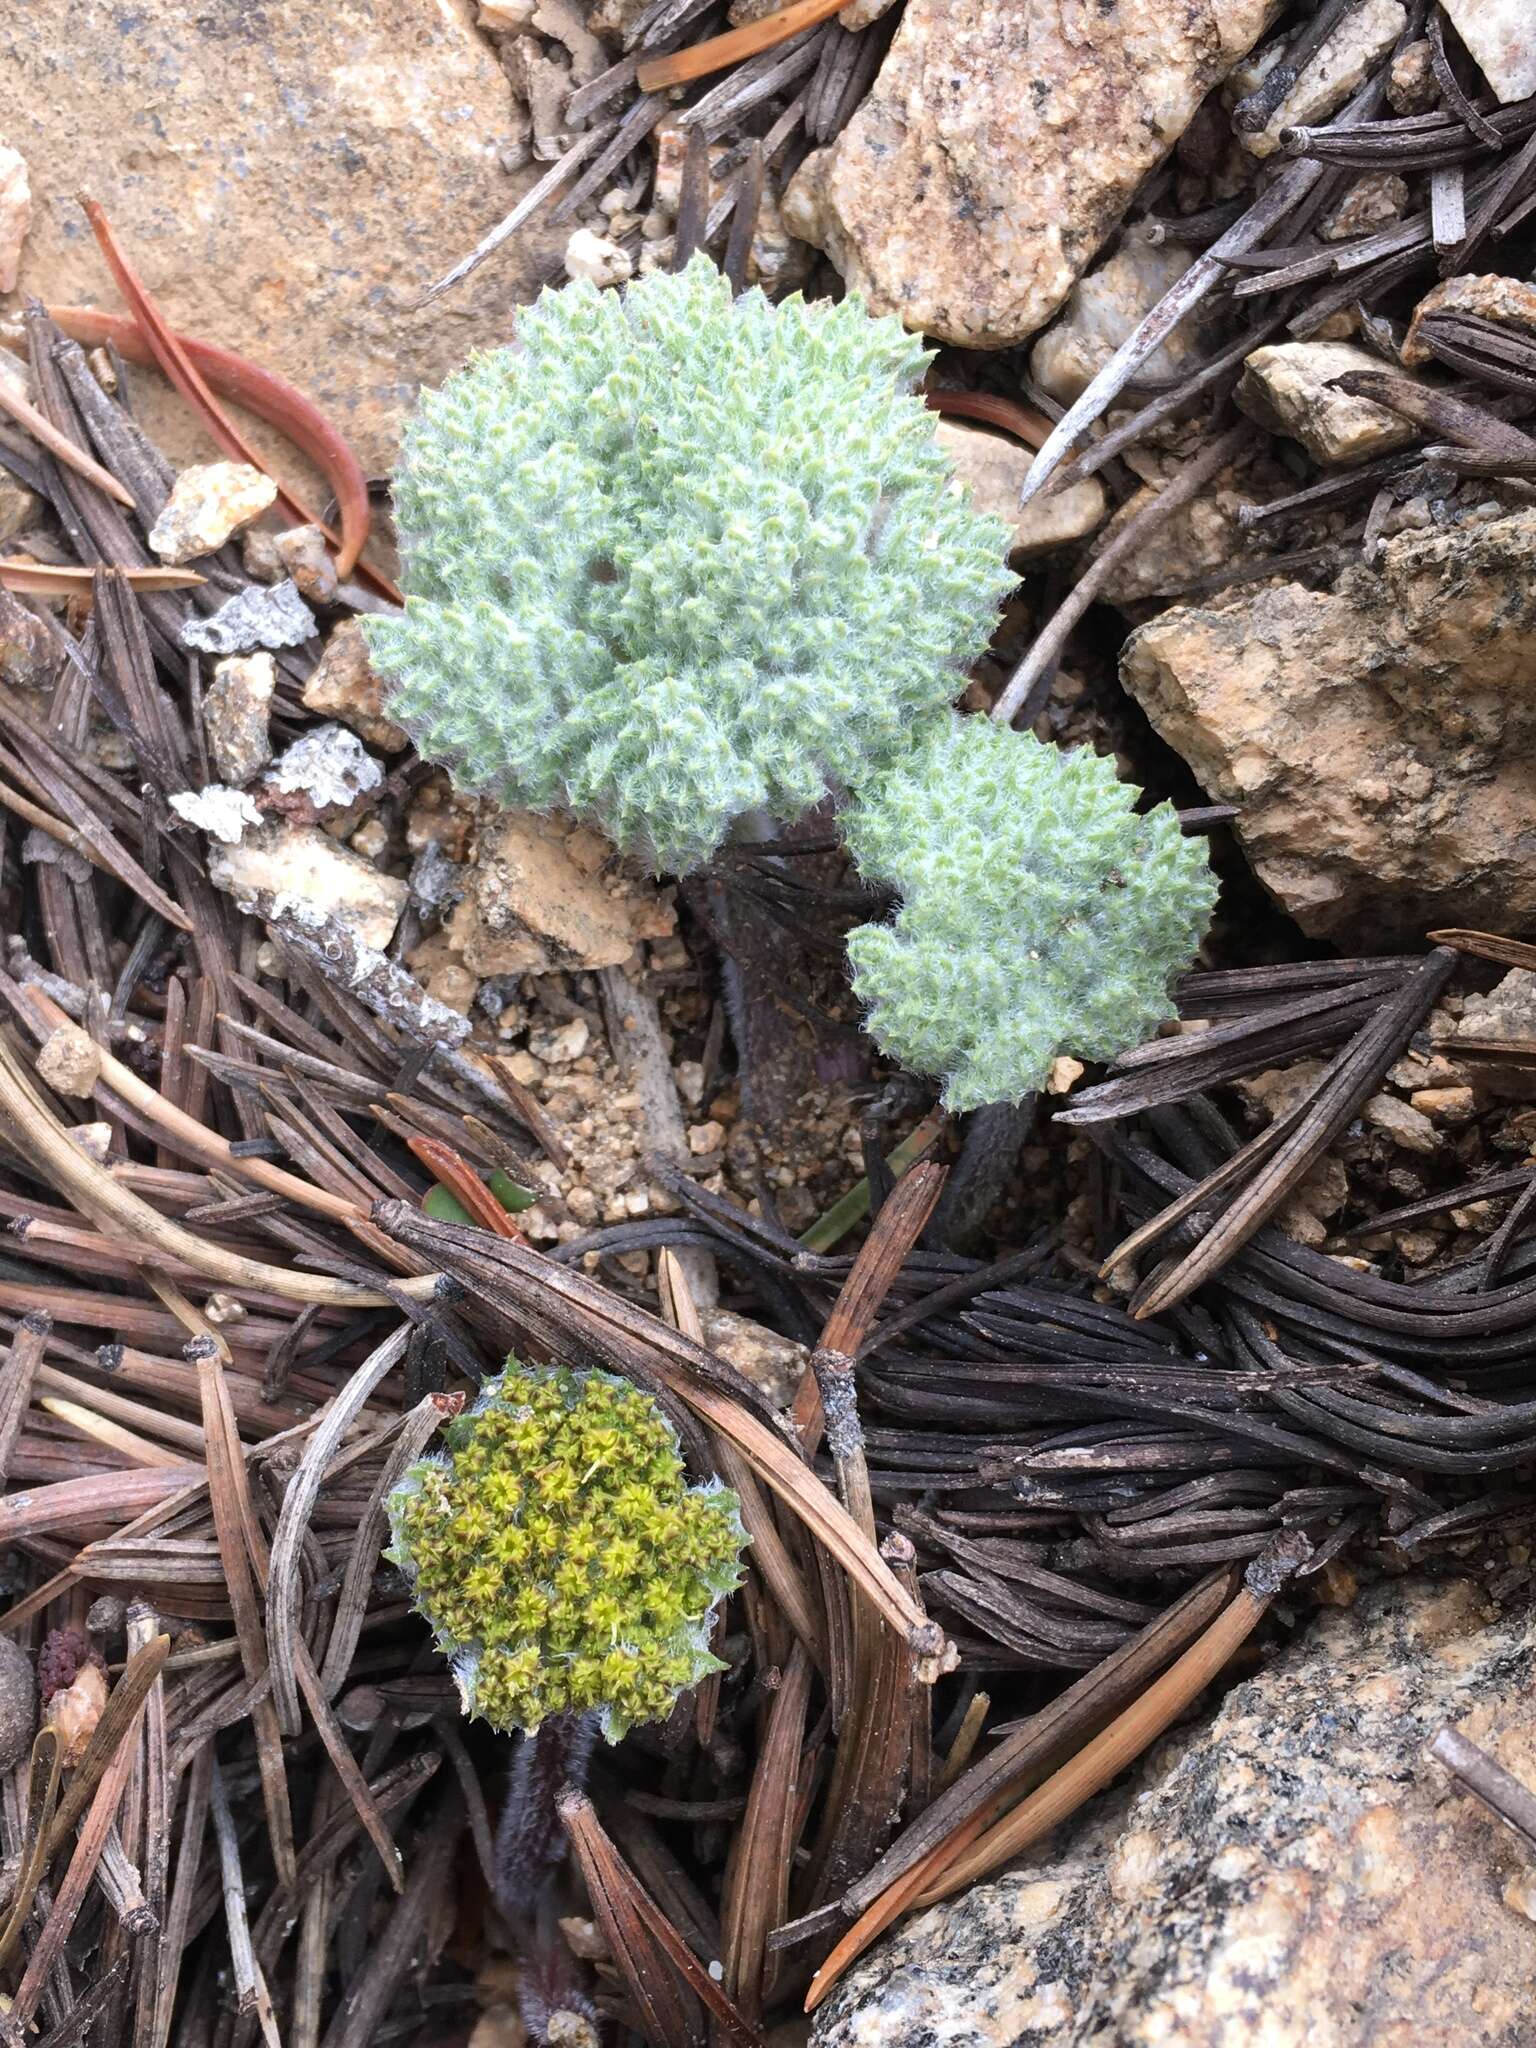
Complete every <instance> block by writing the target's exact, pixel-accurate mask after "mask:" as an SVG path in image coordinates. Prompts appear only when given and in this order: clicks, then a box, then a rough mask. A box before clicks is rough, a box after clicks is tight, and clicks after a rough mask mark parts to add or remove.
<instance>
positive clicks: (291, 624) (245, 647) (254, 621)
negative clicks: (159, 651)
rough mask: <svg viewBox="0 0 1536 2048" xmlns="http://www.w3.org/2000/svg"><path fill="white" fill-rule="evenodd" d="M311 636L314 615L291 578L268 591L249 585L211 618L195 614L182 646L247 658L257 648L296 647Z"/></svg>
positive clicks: (186, 625) (182, 630)
mask: <svg viewBox="0 0 1536 2048" xmlns="http://www.w3.org/2000/svg"><path fill="white" fill-rule="evenodd" d="M314 635H315V615H314V613H313V612H312V611H311V610H310V608H309V606H308V605H307V604H306V603H305V602H304V600H303V598H302V597H300V595H299V593H298V588H297V586H296V585H295V583H294V581H293V578H292V577H291V576H285V577H284V578H283V580H282V582H281V583H274V584H272V585H271V587H270V588H263V587H262V586H261V585H259V584H253V585H252V586H251V588H250V589H249V590H242V591H239V592H237V593H236V595H235V596H234V597H232V598H230V599H229V601H228V603H227V604H221V605H220V606H219V608H218V610H217V611H216V612H215V613H214V614H213V616H212V617H211V618H207V619H204V618H199V617H198V616H197V615H196V614H195V613H194V615H193V616H192V617H191V618H189V619H188V620H187V622H186V624H185V625H184V626H183V627H182V629H181V637H182V642H183V644H184V645H185V646H187V647H195V648H196V649H197V650H198V652H199V653H201V654H249V653H250V652H251V651H252V650H253V649H255V648H257V647H300V646H302V645H303V643H304V642H305V641H306V640H312V639H313V638H314Z"/></svg>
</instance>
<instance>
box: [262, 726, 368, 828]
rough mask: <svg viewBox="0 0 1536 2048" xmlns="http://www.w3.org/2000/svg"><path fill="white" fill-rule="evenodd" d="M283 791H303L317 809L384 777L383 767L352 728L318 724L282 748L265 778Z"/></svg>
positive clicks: (352, 798) (344, 801)
mask: <svg viewBox="0 0 1536 2048" xmlns="http://www.w3.org/2000/svg"><path fill="white" fill-rule="evenodd" d="M268 779H269V780H270V782H271V784H272V787H273V788H274V789H278V790H281V791H283V792H284V794H285V795H293V794H297V793H302V794H303V795H305V796H307V797H308V798H309V799H310V801H311V802H312V803H313V804H314V806H315V808H316V809H317V810H322V811H323V810H327V809H329V808H331V807H332V806H336V805H339V806H340V807H341V808H342V809H345V808H346V806H347V805H348V804H352V803H356V801H357V799H358V798H359V797H360V796H362V795H364V794H365V793H366V792H367V791H368V790H370V789H377V788H378V786H379V784H380V783H381V782H382V781H383V780H384V770H383V767H382V766H381V764H380V763H379V762H378V761H376V760H375V759H374V757H373V755H372V754H370V753H369V751H368V749H367V748H366V747H365V746H364V745H363V743H362V741H361V740H360V739H359V738H358V736H357V734H356V733H355V732H352V731H350V730H349V729H348V728H347V727H346V726H344V725H337V724H335V723H334V722H333V723H331V724H329V725H317V726H316V727H315V729H314V731H313V732H307V733H305V734H304V735H303V737H302V738H301V739H296V740H295V741H294V743H293V745H292V746H291V747H288V748H285V750H284V751H283V753H282V754H281V755H280V756H279V758H278V760H277V763H276V765H275V766H274V768H273V770H272V773H271V776H270V777H269V778H268Z"/></svg>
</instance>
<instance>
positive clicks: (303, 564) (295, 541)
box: [272, 526, 336, 604]
mask: <svg viewBox="0 0 1536 2048" xmlns="http://www.w3.org/2000/svg"><path fill="white" fill-rule="evenodd" d="M272 545H273V547H274V549H275V550H276V553H277V558H278V560H279V561H280V562H281V563H282V565H283V567H284V569H285V570H286V571H287V572H288V574H289V575H290V576H291V577H292V578H293V580H294V582H295V584H297V586H298V592H299V595H300V597H302V598H303V599H304V600H305V602H306V603H307V604H329V603H330V602H331V600H332V599H333V598H334V597H335V595H336V562H335V558H334V557H333V556H332V554H331V552H330V549H329V548H328V547H327V546H326V544H325V535H324V534H323V533H322V532H321V531H320V529H319V527H318V526H290V527H289V528H288V530H287V532H286V533H279V534H276V535H275V536H274V537H273V543H272Z"/></svg>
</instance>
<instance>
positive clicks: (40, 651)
mask: <svg viewBox="0 0 1536 2048" xmlns="http://www.w3.org/2000/svg"><path fill="white" fill-rule="evenodd" d="M4 503H5V497H4V492H3V489H0V505H3V504H4ZM57 659H58V657H57V655H56V654H55V652H54V646H53V640H52V638H51V637H50V635H49V632H48V628H47V627H46V626H45V625H44V624H43V622H42V620H41V619H40V618H38V617H36V616H35V614H33V613H32V612H29V611H28V610H27V608H26V606H25V605H24V604H23V603H22V601H21V599H20V598H19V597H16V596H15V595H13V593H12V592H11V591H9V590H0V681H4V682H7V683H14V684H16V685H17V686H18V687H19V688H21V689H26V690H37V689H41V688H42V686H43V684H44V683H45V682H46V681H47V679H48V677H49V676H50V675H51V674H52V672H53V669H54V667H55V665H56V663H57Z"/></svg>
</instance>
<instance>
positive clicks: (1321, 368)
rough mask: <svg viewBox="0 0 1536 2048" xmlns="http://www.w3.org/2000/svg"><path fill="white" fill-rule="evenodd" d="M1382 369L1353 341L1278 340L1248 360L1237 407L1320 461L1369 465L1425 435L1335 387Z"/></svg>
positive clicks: (1398, 417)
mask: <svg viewBox="0 0 1536 2048" xmlns="http://www.w3.org/2000/svg"><path fill="white" fill-rule="evenodd" d="M1380 368H1381V364H1380V362H1379V361H1378V359H1377V358H1376V357H1375V356H1372V355H1367V353H1366V352H1365V350H1364V349H1361V348H1352V347H1351V346H1350V345H1349V343H1348V342H1344V341H1282V342H1276V343H1273V344H1272V345H1271V346H1269V347H1267V348H1256V349H1255V350H1254V352H1253V354H1252V355H1251V356H1249V357H1248V359H1247V361H1246V362H1245V363H1244V365H1243V374H1242V376H1241V378H1240V379H1239V380H1238V386H1237V392H1236V397H1237V402H1238V404H1239V405H1240V406H1241V407H1242V409H1243V411H1244V412H1245V413H1247V414H1248V416H1249V418H1250V419H1255V420H1257V421H1258V422H1259V424H1260V425H1261V426H1265V427H1269V428H1271V429H1272V430H1273V431H1275V432H1276V433H1281V434H1290V435H1292V436H1293V437H1294V438H1295V439H1296V440H1298V441H1300V442H1301V444H1302V446H1303V447H1304V448H1305V449H1306V451H1307V453H1308V454H1309V455H1310V456H1311V457H1312V458H1313V460H1314V461H1315V462H1322V463H1338V462H1365V461H1368V460H1369V459H1370V457H1371V456H1373V455H1384V454H1386V453H1387V451H1388V450H1389V449H1392V448H1405V447H1406V446H1407V445H1408V443H1409V442H1410V441H1412V440H1413V439H1414V438H1415V436H1416V435H1417V434H1418V431H1419V429H1418V428H1417V427H1416V426H1414V425H1413V424H1412V422H1411V421H1409V420H1405V419H1404V418H1403V417H1402V415H1401V414H1400V413H1395V412H1389V411H1388V410H1387V408H1386V407H1385V406H1384V405H1373V404H1372V402H1371V401H1370V399H1368V398H1351V397H1350V396H1349V395H1348V393H1347V392H1343V391H1337V390H1335V389H1334V388H1333V379H1334V378H1336V377H1342V376H1344V375H1346V374H1347V373H1348V372H1349V371H1351V370H1379V369H1380Z"/></svg>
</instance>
